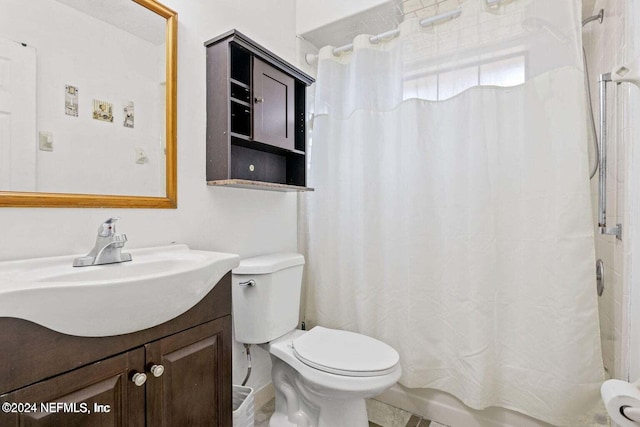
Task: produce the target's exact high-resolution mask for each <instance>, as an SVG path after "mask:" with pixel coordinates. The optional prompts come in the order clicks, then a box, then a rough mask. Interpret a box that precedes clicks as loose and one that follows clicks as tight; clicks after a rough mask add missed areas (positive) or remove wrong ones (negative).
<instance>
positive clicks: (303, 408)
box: [269, 356, 369, 427]
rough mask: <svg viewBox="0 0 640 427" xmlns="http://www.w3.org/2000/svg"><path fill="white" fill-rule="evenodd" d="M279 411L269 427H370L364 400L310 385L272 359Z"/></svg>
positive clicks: (294, 371)
mask: <svg viewBox="0 0 640 427" xmlns="http://www.w3.org/2000/svg"><path fill="white" fill-rule="evenodd" d="M271 361H272V364H273V368H272V371H271V375H272V379H273V385H274V387H275V391H276V409H275V413H274V414H273V415H272V416H271V419H270V420H269V427H368V426H369V420H368V417H367V408H366V406H365V401H364V397H361V396H358V397H357V398H353V399H345V398H344V396H336V395H335V394H334V393H332V392H331V390H325V389H323V388H319V387H317V386H316V385H315V384H309V383H307V382H306V381H305V380H304V379H303V378H301V377H300V375H299V374H298V372H296V370H295V369H293V368H292V367H291V366H289V365H287V364H286V363H284V362H283V361H281V360H280V359H278V358H277V357H273V356H272V357H271Z"/></svg>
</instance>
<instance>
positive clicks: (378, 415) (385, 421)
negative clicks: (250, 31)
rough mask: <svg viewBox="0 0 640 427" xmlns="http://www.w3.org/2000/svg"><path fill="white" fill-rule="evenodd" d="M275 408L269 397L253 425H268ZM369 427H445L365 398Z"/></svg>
mask: <svg viewBox="0 0 640 427" xmlns="http://www.w3.org/2000/svg"><path fill="white" fill-rule="evenodd" d="M274 410H275V399H271V400H270V401H269V402H267V403H265V404H264V406H262V407H261V408H257V409H256V412H255V427H268V426H269V417H271V414H273V411H274ZM367 413H368V414H369V427H447V426H445V425H442V424H438V423H436V422H433V421H429V420H425V419H423V418H420V417H419V416H417V415H414V414H411V413H409V412H406V411H403V410H402V409H398V408H394V407H393V406H389V405H386V404H384V403H382V402H378V401H377V400H373V399H368V400H367Z"/></svg>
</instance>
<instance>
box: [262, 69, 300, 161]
mask: <svg viewBox="0 0 640 427" xmlns="http://www.w3.org/2000/svg"><path fill="white" fill-rule="evenodd" d="M294 91H295V82H294V80H293V77H291V76H289V75H287V74H285V73H283V72H281V71H278V70H276V69H275V68H273V67H272V66H270V65H268V64H266V63H264V62H262V61H261V60H259V59H258V58H255V57H254V59H253V96H254V99H253V101H254V104H253V105H254V106H253V113H254V119H253V139H254V140H256V141H258V142H262V143H264V144H270V145H275V146H276V147H280V148H285V149H287V150H293V149H294V148H295V134H294V124H295V117H294V115H295V104H294V103H295V92H294Z"/></svg>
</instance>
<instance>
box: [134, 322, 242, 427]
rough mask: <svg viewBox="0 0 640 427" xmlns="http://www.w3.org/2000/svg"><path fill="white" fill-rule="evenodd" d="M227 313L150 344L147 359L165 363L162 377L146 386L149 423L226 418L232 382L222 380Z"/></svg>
mask: <svg viewBox="0 0 640 427" xmlns="http://www.w3.org/2000/svg"><path fill="white" fill-rule="evenodd" d="M230 322H231V319H230V318H229V317H226V318H224V319H221V321H220V322H210V323H207V324H204V325H202V326H198V327H196V328H193V329H190V330H188V331H185V332H182V333H180V334H176V335H172V336H170V337H167V338H164V339H162V340H159V341H156V342H153V343H151V344H148V345H147V346H146V347H147V360H150V361H151V362H148V363H147V365H148V369H150V368H151V366H150V364H153V363H160V364H161V365H162V366H163V367H164V373H163V374H162V376H161V377H160V378H162V381H153V378H152V379H151V381H149V384H148V386H147V396H148V397H147V399H148V406H147V407H148V420H149V423H148V424H149V425H150V426H159V427H160V426H167V427H168V426H194V427H199V426H203V427H204V426H221V425H230V424H228V422H229V421H228V416H229V411H228V410H224V411H221V409H222V408H230V407H231V388H230V387H228V385H227V384H224V382H223V379H224V378H225V375H224V372H225V371H226V370H228V369H230V368H231V367H230V366H225V363H228V360H226V359H225V357H224V355H225V353H230V352H231V348H230V343H229V340H227V339H225V337H224V334H225V331H228V330H230V329H231V324H230Z"/></svg>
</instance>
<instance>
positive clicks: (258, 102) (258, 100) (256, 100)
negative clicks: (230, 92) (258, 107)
mask: <svg viewBox="0 0 640 427" xmlns="http://www.w3.org/2000/svg"><path fill="white" fill-rule="evenodd" d="M254 101H255V102H256V104H260V103H261V102H264V98H260V97H257V98H255V100H254Z"/></svg>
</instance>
